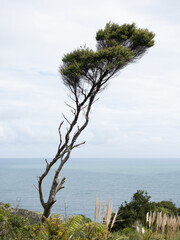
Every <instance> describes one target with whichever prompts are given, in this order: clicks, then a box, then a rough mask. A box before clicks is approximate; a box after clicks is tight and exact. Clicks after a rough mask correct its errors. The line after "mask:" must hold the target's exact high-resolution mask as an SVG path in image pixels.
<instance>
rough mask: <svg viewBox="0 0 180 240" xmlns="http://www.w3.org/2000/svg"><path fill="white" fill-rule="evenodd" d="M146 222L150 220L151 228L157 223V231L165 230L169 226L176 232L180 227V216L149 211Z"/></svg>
mask: <svg viewBox="0 0 180 240" xmlns="http://www.w3.org/2000/svg"><path fill="white" fill-rule="evenodd" d="M155 220H156V221H155ZM146 222H147V223H148V222H149V229H151V228H152V226H153V224H154V223H156V231H161V232H162V233H164V232H165V228H166V227H167V228H168V229H169V230H170V231H173V232H176V231H177V230H179V229H180V216H178V217H175V216H172V215H171V216H168V215H167V214H164V215H163V214H162V212H160V213H159V212H158V213H157V214H156V213H155V212H153V213H151V212H150V213H149V214H147V215H146Z"/></svg>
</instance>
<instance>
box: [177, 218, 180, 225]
mask: <svg viewBox="0 0 180 240" xmlns="http://www.w3.org/2000/svg"><path fill="white" fill-rule="evenodd" d="M177 227H178V228H180V216H178V217H177Z"/></svg>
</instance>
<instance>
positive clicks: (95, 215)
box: [94, 198, 98, 222]
mask: <svg viewBox="0 0 180 240" xmlns="http://www.w3.org/2000/svg"><path fill="white" fill-rule="evenodd" d="M97 202H98V199H97V198H96V201H95V210H94V221H95V222H96V217H97Z"/></svg>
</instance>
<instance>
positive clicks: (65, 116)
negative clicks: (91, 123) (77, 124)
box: [62, 113, 71, 125]
mask: <svg viewBox="0 0 180 240" xmlns="http://www.w3.org/2000/svg"><path fill="white" fill-rule="evenodd" d="M62 115H63V118H64V119H65V120H66V122H67V123H69V125H71V123H70V121H69V120H68V119H67V118H66V116H65V115H64V114H63V113H62Z"/></svg>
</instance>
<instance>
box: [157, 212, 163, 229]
mask: <svg viewBox="0 0 180 240" xmlns="http://www.w3.org/2000/svg"><path fill="white" fill-rule="evenodd" d="M161 225H162V212H158V213H157V218H156V231H158V230H159V229H160V228H161Z"/></svg>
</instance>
